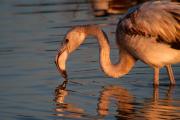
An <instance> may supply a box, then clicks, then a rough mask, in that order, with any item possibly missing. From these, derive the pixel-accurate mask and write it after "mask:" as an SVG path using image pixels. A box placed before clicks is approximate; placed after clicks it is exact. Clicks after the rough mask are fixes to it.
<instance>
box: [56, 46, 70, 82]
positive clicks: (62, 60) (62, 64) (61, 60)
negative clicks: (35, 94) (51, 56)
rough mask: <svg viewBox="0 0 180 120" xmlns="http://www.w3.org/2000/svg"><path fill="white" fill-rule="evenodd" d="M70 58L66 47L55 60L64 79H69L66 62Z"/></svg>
mask: <svg viewBox="0 0 180 120" xmlns="http://www.w3.org/2000/svg"><path fill="white" fill-rule="evenodd" d="M67 58H68V50H67V47H66V45H64V46H63V47H62V48H61V50H60V51H59V52H58V54H57V55H56V58H55V64H56V67H57V69H58V71H59V72H60V73H61V75H62V77H64V78H65V79H67V77H68V76H67V73H66V61H67Z"/></svg>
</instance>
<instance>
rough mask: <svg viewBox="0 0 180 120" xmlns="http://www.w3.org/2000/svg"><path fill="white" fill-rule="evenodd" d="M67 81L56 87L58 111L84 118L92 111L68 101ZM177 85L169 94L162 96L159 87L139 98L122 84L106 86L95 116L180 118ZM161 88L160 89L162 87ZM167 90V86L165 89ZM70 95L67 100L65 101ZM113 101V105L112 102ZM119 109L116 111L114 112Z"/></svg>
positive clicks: (149, 119) (144, 119) (119, 119)
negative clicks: (86, 110) (175, 93)
mask: <svg viewBox="0 0 180 120" xmlns="http://www.w3.org/2000/svg"><path fill="white" fill-rule="evenodd" d="M66 85H67V82H63V84H61V85H59V86H58V87H57V88H56V89H55V99H54V100H55V102H56V109H55V111H56V113H57V114H56V115H57V116H60V117H63V118H75V119H83V118H84V117H88V116H89V115H90V113H86V112H85V110H84V109H83V108H80V107H77V106H76V105H74V104H71V103H68V102H67V101H68V100H67V99H68V96H70V94H68V91H67V90H66ZM174 87H175V86H169V88H168V90H167V92H166V93H165V97H164V98H162V97H160V96H162V94H160V93H164V92H160V91H161V90H163V89H160V88H159V87H155V86H154V89H153V92H152V93H153V94H152V96H151V97H150V98H148V99H147V98H146V99H145V98H144V100H143V101H138V100H136V96H134V95H133V94H132V93H131V92H130V91H129V90H127V89H126V88H124V87H122V86H119V85H109V86H106V87H104V88H103V89H102V91H101V92H100V95H99V99H98V104H97V115H98V116H96V115H93V116H91V115H90V116H91V117H92V118H93V119H94V118H97V119H103V118H105V117H106V116H112V115H113V116H114V117H115V118H116V119H117V120H137V119H138V120H164V119H166V120H174V119H178V118H180V114H179V111H180V107H179V105H178V104H179V103H180V101H178V100H173V96H172V95H173V91H174ZM159 89H160V90H159ZM165 91H166V90H165ZM65 99H66V101H65ZM111 105H113V107H112V106H111ZM114 108H115V109H116V111H115V113H114V112H113V110H114Z"/></svg>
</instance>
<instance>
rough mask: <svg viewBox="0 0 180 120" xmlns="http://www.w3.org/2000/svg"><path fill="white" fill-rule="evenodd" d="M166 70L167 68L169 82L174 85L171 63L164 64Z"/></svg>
mask: <svg viewBox="0 0 180 120" xmlns="http://www.w3.org/2000/svg"><path fill="white" fill-rule="evenodd" d="M166 70H167V72H168V75H169V79H170V84H171V85H175V84H176V81H175V79H174V74H173V69H172V67H171V65H166Z"/></svg>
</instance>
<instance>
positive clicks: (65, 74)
mask: <svg viewBox="0 0 180 120" xmlns="http://www.w3.org/2000/svg"><path fill="white" fill-rule="evenodd" d="M61 74H62V76H63V78H65V79H67V78H68V75H67V72H66V70H61Z"/></svg>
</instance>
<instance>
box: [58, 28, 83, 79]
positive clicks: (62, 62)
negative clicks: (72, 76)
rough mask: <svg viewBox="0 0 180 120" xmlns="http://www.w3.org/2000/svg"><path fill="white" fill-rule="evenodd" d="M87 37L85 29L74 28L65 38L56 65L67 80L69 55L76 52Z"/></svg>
mask: <svg viewBox="0 0 180 120" xmlns="http://www.w3.org/2000/svg"><path fill="white" fill-rule="evenodd" d="M85 37H86V34H85V30H84V27H82V26H76V27H73V28H72V29H71V30H70V31H69V32H68V33H67V34H66V36H65V38H64V41H63V42H62V45H61V48H60V50H59V52H58V54H57V55H56V58H55V64H56V66H57V69H58V70H59V72H60V73H61V75H62V76H63V77H64V78H65V79H67V73H66V61H67V58H68V55H69V54H70V53H72V52H73V51H74V50H76V49H77V48H78V47H79V46H80V44H81V43H82V42H83V41H84V39H85Z"/></svg>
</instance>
